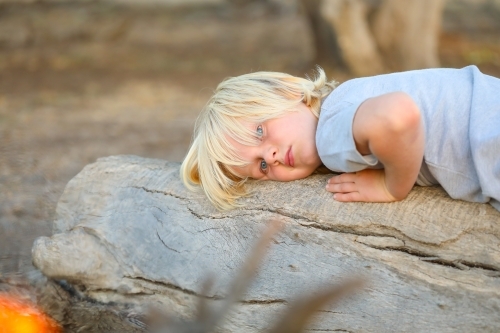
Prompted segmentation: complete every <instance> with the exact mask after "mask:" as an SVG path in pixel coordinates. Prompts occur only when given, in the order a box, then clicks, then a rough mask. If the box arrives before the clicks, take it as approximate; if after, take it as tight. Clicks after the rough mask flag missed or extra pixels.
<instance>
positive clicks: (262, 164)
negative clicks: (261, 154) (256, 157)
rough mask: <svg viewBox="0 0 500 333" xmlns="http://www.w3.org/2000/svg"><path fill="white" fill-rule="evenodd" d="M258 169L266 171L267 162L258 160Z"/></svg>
mask: <svg viewBox="0 0 500 333" xmlns="http://www.w3.org/2000/svg"><path fill="white" fill-rule="evenodd" d="M260 171H262V172H263V173H267V171H268V170H267V162H266V161H264V160H262V161H260Z"/></svg>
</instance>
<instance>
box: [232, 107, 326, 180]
mask: <svg viewBox="0 0 500 333" xmlns="http://www.w3.org/2000/svg"><path fill="white" fill-rule="evenodd" d="M317 125H318V118H316V117H315V116H314V114H313V113H312V112H311V110H309V108H308V107H307V106H306V105H305V104H304V103H300V105H299V106H298V111H295V112H294V111H292V112H288V113H286V114H285V115H284V116H282V117H280V118H276V119H271V120H268V121H266V122H264V123H262V124H252V125H250V126H251V127H252V130H254V131H255V133H256V136H257V137H260V140H261V142H260V144H259V145H258V146H246V145H243V144H241V143H238V142H236V141H235V140H233V139H231V138H229V140H230V142H231V144H232V145H233V146H234V147H235V148H236V149H237V151H238V153H239V154H240V156H241V158H243V159H244V160H245V161H248V162H249V165H247V166H244V167H234V166H233V167H231V169H233V170H234V171H235V172H236V173H237V174H239V175H241V176H243V177H250V178H253V179H259V180H277V181H290V180H296V179H301V178H305V177H307V176H309V175H310V174H312V173H313V172H314V171H315V170H316V169H317V168H318V167H319V166H320V165H321V160H320V159H319V156H318V151H317V149H316V127H317Z"/></svg>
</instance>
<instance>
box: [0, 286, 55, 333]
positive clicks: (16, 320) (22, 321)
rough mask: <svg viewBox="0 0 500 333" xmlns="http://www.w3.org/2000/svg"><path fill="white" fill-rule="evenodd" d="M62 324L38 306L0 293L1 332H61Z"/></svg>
mask: <svg viewBox="0 0 500 333" xmlns="http://www.w3.org/2000/svg"><path fill="white" fill-rule="evenodd" d="M60 332H61V328H60V326H59V325H58V324H57V323H56V322H55V321H54V320H53V319H51V318H49V317H48V316H47V315H45V314H44V313H43V312H42V311H40V310H39V309H38V308H37V307H36V306H34V305H32V304H29V303H27V302H24V301H21V300H19V299H17V298H15V297H13V296H10V295H5V294H0V333H60Z"/></svg>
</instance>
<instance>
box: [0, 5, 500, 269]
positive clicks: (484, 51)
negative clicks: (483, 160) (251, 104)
mask: <svg viewBox="0 0 500 333" xmlns="http://www.w3.org/2000/svg"><path fill="white" fill-rule="evenodd" d="M56 9H57V10H59V12H58V11H57V10H55V9H54V8H52V7H50V6H49V7H47V6H42V7H39V8H35V9H34V10H33V11H31V12H30V10H31V9H30V10H27V9H26V8H24V7H23V8H21V9H20V8H17V7H16V8H7V9H5V8H3V9H2V8H0V10H3V13H4V14H5V11H6V10H8V11H9V13H10V14H9V15H10V16H8V19H9V20H10V21H9V22H10V23H12V22H14V21H13V20H15V19H16V17H18V18H19V20H21V19H24V18H23V17H25V16H23V15H41V16H43V15H52V16H51V17H53V19H54V20H58V19H61V20H62V19H63V18H64V17H66V15H67V13H66V12H64V11H63V12H61V9H60V8H56ZM65 10H66V11H69V12H71V15H83V14H81V12H82V10H81V9H78V8H76V9H75V8H69V9H68V8H65ZM96 10H97V9H95V8H94V9H88V8H87V12H89V11H90V12H92V11H94V12H95V11H96ZM99 10H100V11H99V15H100V16H98V17H99V20H97V21H98V22H97V21H96V22H93V24H95V25H97V28H96V27H94V28H95V29H97V30H99V29H98V28H99V24H101V25H102V26H104V25H105V24H106V22H118V21H119V20H120V18H123V17H126V18H127V20H125V22H133V23H134V24H133V26H132V27H129V28H128V29H129V30H127V31H128V32H127V33H126V34H125V37H123V34H122V35H117V36H115V37H113V38H114V39H113V38H111V37H110V38H101V39H100V38H97V37H96V38H89V37H88V35H77V36H76V37H75V36H72V37H71V36H70V37H71V38H70V37H68V38H66V37H64V38H63V37H61V38H59V39H57V38H55V39H54V38H53V39H50V38H49V40H45V41H41V42H36V41H35V42H33V43H31V44H29V43H28V44H25V45H23V46H16V45H13V46H12V45H10V46H9V45H7V46H5V45H2V44H1V43H0V196H1V197H0V278H1V277H2V276H5V275H8V274H11V273H22V274H24V273H26V272H29V271H30V270H32V269H33V267H32V266H31V257H30V249H31V244H32V243H33V240H34V239H35V238H36V237H38V236H41V235H50V234H51V221H52V219H53V217H54V214H55V207H56V203H57V201H58V198H59V197H60V195H61V193H62V191H63V190H64V187H65V184H66V183H67V182H68V181H69V180H70V179H71V178H72V177H73V176H75V175H76V174H77V173H78V172H79V171H80V170H81V169H82V168H83V167H84V166H85V165H86V164H88V163H92V162H94V161H95V160H96V159H97V158H99V157H102V156H109V155H117V154H135V155H140V156H144V157H153V158H162V159H167V160H171V161H181V160H182V158H183V156H184V154H185V152H186V150H187V148H188V145H189V142H190V138H191V133H192V128H193V124H194V121H195V119H196V116H197V114H198V113H199V111H200V110H201V108H202V107H203V105H204V103H205V101H206V100H207V99H208V97H209V96H210V95H211V91H212V89H214V88H215V86H216V85H217V83H218V82H219V81H221V80H222V79H223V78H224V77H226V76H229V75H238V74H242V73H245V72H250V71H256V70H275V71H285V72H289V73H291V74H295V75H301V76H303V75H304V74H306V73H310V71H311V69H312V68H313V66H314V60H313V58H314V54H313V51H312V38H311V36H310V34H309V29H308V27H307V24H306V22H305V21H304V19H303V18H302V16H300V14H298V13H297V12H296V11H293V10H288V11H286V10H285V11H280V10H276V8H274V9H273V8H271V9H269V8H267V7H266V8H264V7H252V8H250V9H248V8H247V10H245V11H238V10H219V9H213V8H212V9H210V8H203V9H190V10H183V11H172V10H163V11H162V10H158V9H155V10H141V11H130V10H128V11H127V10H110V9H107V11H106V10H101V9H99ZM37 11H38V12H37ZM27 12H29V13H28V14H26V13H27ZM83 12H85V10H83ZM16 15H17V16H16ZM58 15H59V16H58ZM449 15H451V16H449V17H451V18H449V19H450V20H451V19H456V17H455V18H453V17H454V16H453V15H452V14H449ZM5 17H7V16H6V15H4V16H2V15H0V21H1V20H2V19H4V21H5ZM11 21H12V22H11ZM14 23H15V22H14ZM14 23H12V24H14ZM0 24H2V23H0ZM148 24H149V25H148ZM467 24H468V23H467ZM464 25H465V26H466V24H465V23H464ZM102 26H101V27H102ZM448 26H453V25H450V24H449V25H448ZM134 29H135V30H134ZM450 29H451V28H450ZM456 29H457V28H455V30H448V31H444V32H443V34H442V36H441V44H440V56H441V61H442V65H443V66H447V67H448V66H449V67H462V66H465V65H467V64H470V63H475V64H478V65H479V67H480V68H481V69H482V70H483V72H485V73H489V74H491V75H495V76H497V77H500V33H495V32H494V31H493V32H491V31H490V32H489V33H482V32H481V31H479V30H474V31H470V29H468V30H467V29H465V30H464V31H458V30H456ZM97 30H96V31H97ZM99 31H101V30H99ZM165 31H168V33H165ZM478 31H479V33H478ZM64 32H65V33H66V31H64ZM89 34H90V33H89ZM56 35H57V34H56ZM86 36H87V37H86ZM478 36H479V37H478ZM20 38H21V37H20ZM330 74H331V75H333V76H332V78H333V77H335V78H336V79H337V80H339V81H343V80H345V79H347V78H349V74H347V73H344V72H340V71H332V72H331V73H330Z"/></svg>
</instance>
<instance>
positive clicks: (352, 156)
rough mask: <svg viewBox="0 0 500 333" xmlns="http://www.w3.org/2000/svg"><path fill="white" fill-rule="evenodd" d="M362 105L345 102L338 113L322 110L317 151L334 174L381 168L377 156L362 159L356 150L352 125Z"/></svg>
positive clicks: (317, 137)
mask: <svg viewBox="0 0 500 333" xmlns="http://www.w3.org/2000/svg"><path fill="white" fill-rule="evenodd" d="M362 102H363V101H360V102H358V103H350V102H342V104H341V105H337V106H336V107H335V109H336V110H335V111H333V110H328V108H327V109H322V111H321V114H320V119H319V122H318V128H317V131H316V147H317V149H318V154H319V157H320V159H321V161H322V162H323V164H324V165H325V166H326V167H327V168H328V169H330V170H332V171H334V172H356V171H360V170H363V169H366V168H368V167H372V168H379V167H380V166H379V165H378V164H379V163H378V160H377V158H376V157H375V156H374V155H364V156H363V155H361V154H360V153H359V152H358V150H357V149H356V143H355V142H354V136H353V133H352V124H353V121H354V116H355V114H356V111H357V110H358V107H359V106H360V105H361V103H362Z"/></svg>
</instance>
